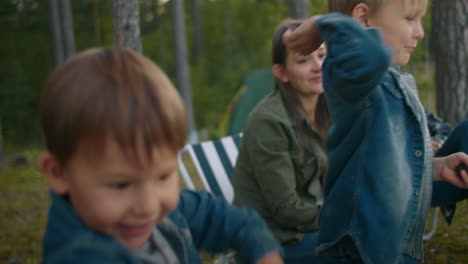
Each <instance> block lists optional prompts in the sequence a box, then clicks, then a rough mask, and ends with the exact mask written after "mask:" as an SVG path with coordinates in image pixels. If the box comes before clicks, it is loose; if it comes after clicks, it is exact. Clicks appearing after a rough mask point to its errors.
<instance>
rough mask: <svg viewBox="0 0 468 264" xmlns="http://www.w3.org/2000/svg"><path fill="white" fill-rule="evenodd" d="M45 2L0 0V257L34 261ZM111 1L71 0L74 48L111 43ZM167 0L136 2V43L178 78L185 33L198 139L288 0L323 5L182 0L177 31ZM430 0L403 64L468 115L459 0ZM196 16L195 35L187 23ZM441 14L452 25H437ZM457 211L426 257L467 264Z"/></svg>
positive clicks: (467, 212)
mask: <svg viewBox="0 0 468 264" xmlns="http://www.w3.org/2000/svg"><path fill="white" fill-rule="evenodd" d="M52 1H54V0H47V1H40V0H3V1H0V28H1V30H0V36H1V37H0V58H1V63H0V201H1V202H0V215H3V216H8V217H2V218H0V263H9V264H13V263H15V264H19V263H38V262H39V260H40V255H41V250H40V239H41V237H42V233H43V230H44V225H45V221H46V215H47V207H48V195H47V186H46V184H45V183H44V180H43V179H42V177H40V175H39V173H38V172H37V170H36V168H35V159H36V158H37V154H38V153H39V151H40V150H42V149H43V139H42V135H41V131H40V128H39V123H38V119H37V107H38V105H37V104H38V97H39V93H40V90H41V88H42V85H43V84H44V81H45V80H46V79H47V77H48V75H49V74H50V72H51V71H52V70H53V69H54V67H55V65H56V61H55V59H54V52H55V50H54V49H55V48H54V45H53V43H52V40H51V39H52V38H51V31H50V24H49V23H50V16H49V15H50V14H49V13H48V12H49V9H48V5H47V4H46V3H47V2H52ZM55 1H62V0H55ZM132 1H134V0H132ZM135 1H136V0H135ZM115 2H119V0H112V1H111V0H73V1H70V3H71V6H70V8H71V10H70V11H71V15H72V22H73V25H72V28H73V31H72V33H73V37H74V51H75V52H79V51H82V50H84V49H87V48H90V47H95V46H111V45H113V44H114V42H115V40H114V33H115V32H114V29H113V19H115V17H113V15H115V14H113V12H112V5H113V3H115ZM120 2H125V0H120ZM129 2H131V1H129ZM172 2H174V0H171V1H164V0H159V1H158V0H140V1H139V4H138V7H139V8H138V9H139V20H138V23H139V30H140V33H141V34H140V35H139V40H140V41H141V44H142V50H141V52H142V53H143V54H144V55H145V56H148V57H149V58H151V59H152V60H154V61H155V62H156V63H158V64H159V65H160V67H161V68H162V69H163V70H164V71H165V72H166V73H167V74H168V76H169V77H170V78H171V79H172V81H173V82H174V84H178V83H179V80H177V78H178V67H179V66H178V65H177V59H176V57H177V56H176V49H175V48H174V47H175V46H176V44H177V43H175V39H178V38H177V35H178V37H180V36H181V35H180V34H183V35H184V36H185V37H186V40H187V43H186V44H187V47H186V48H187V55H188V57H187V62H188V67H189V68H188V70H189V72H188V73H189V76H190V82H189V85H190V90H191V95H192V96H191V99H192V105H193V116H194V124H195V127H196V128H197V131H198V135H199V140H204V139H212V138H216V137H221V136H223V131H222V130H221V129H220V125H221V122H222V119H223V117H225V113H226V111H228V106H229V105H230V103H231V101H232V99H233V96H234V95H235V94H236V92H237V91H238V89H239V86H240V83H241V81H242V79H243V78H244V77H245V76H246V75H247V74H248V73H250V72H252V71H253V70H255V69H259V68H270V66H271V63H270V62H271V59H270V57H271V55H270V50H271V36H272V32H273V30H274V28H275V27H276V25H277V24H278V23H280V22H281V21H282V20H283V19H285V18H287V17H291V16H295V15H297V13H296V14H295V13H294V12H297V11H298V10H297V9H296V11H294V10H292V8H291V6H292V5H291V3H296V4H297V3H302V4H304V3H307V8H306V9H304V10H305V13H307V14H319V13H324V12H325V11H326V1H324V0H310V1H307V0H305V1H304V0H297V1H295V0H289V1H285V0H190V1H188V0H187V1H184V0H181V1H178V2H179V3H181V2H182V3H184V5H183V12H184V14H185V15H184V16H182V21H183V23H184V26H185V29H186V31H185V32H180V31H179V32H175V31H174V20H173V18H174V17H173V13H172V12H171V6H170V5H171V3H172ZM194 3H197V6H198V8H196V9H195V8H193V7H194ZM431 3H433V5H432V6H430V7H429V9H428V14H427V15H426V16H425V18H424V21H423V23H424V28H425V30H426V37H425V38H424V39H423V40H422V41H421V42H420V44H419V46H418V48H417V49H416V51H415V52H414V54H413V56H412V59H411V63H410V64H409V65H407V66H405V67H404V68H403V70H405V71H408V72H410V73H412V74H414V75H415V77H416V79H417V82H418V88H419V91H420V96H421V99H422V102H423V104H424V105H425V106H426V108H428V109H429V110H431V111H432V112H434V113H438V114H439V115H441V116H443V117H444V119H445V120H447V121H449V122H450V123H452V124H454V123H456V122H457V121H459V120H461V119H463V118H468V110H467V109H466V108H467V107H466V105H467V104H468V96H467V95H468V76H467V75H468V74H467V69H468V59H467V54H468V48H466V47H468V43H466V42H468V40H464V37H463V34H464V33H463V32H465V31H468V19H467V17H468V12H467V10H468V2H467V1H466V0H450V1H435V2H431ZM435 5H438V6H435ZM444 5H448V6H444ZM304 10H300V8H299V11H302V12H304ZM443 12H446V13H443ZM179 15H180V14H179ZM197 17H198V19H199V20H198V21H199V22H200V29H201V30H200V32H198V33H199V34H200V35H198V37H200V36H201V39H199V38H198V37H197V34H196V28H195V27H194V25H195V24H196V23H195V22H196V21H197V20H196V18H197ZM444 23H445V24H444ZM447 23H448V24H450V23H452V24H453V25H452V27H451V28H448V29H445V28H444V30H438V29H439V28H441V27H442V26H444V25H446V24H447ZM454 25H455V26H454ZM434 32H435V33H434ZM460 35H461V36H462V37H461V39H459V40H457V41H454V38H455V39H456V38H460ZM200 40H201V41H200ZM437 40H440V41H439V42H437ZM438 43H439V44H438ZM440 43H442V44H440ZM465 43H466V44H465ZM444 52H445V53H444ZM440 54H442V55H440ZM447 80H450V81H447ZM451 94H453V95H452V96H451ZM453 109H455V110H453ZM460 109H461V110H460ZM19 157H23V158H24V160H23V159H18V158H19ZM23 163H24V164H23ZM21 164H23V165H21ZM18 165H21V166H18ZM457 210H458V212H457V217H456V218H455V220H454V221H455V222H454V226H453V227H451V228H448V227H447V225H443V226H441V227H440V228H439V229H438V231H437V233H436V235H435V236H434V238H433V239H431V240H430V241H428V242H427V245H426V262H425V263H468V236H467V235H466V233H467V230H468V203H466V202H464V203H461V204H460V205H459V207H458V209H457Z"/></svg>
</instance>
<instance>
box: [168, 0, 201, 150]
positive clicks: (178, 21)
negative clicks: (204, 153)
mask: <svg viewBox="0 0 468 264" xmlns="http://www.w3.org/2000/svg"><path fill="white" fill-rule="evenodd" d="M171 11H172V12H171V17H172V29H173V34H172V35H173V37H174V48H175V57H176V75H177V88H178V89H179V92H180V94H181V96H182V99H183V100H184V104H185V108H186V110H187V116H188V127H189V138H188V141H189V143H194V142H196V141H197V138H198V137H197V132H196V131H197V130H196V127H195V120H194V114H193V105H192V91H191V88H190V73H189V63H188V52H187V40H186V37H185V22H184V3H183V0H171Z"/></svg>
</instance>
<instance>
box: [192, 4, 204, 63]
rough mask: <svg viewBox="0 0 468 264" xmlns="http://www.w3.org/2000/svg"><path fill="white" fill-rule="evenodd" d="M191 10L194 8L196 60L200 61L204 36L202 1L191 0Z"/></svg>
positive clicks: (193, 23) (193, 22)
mask: <svg viewBox="0 0 468 264" xmlns="http://www.w3.org/2000/svg"><path fill="white" fill-rule="evenodd" d="M190 3H191V7H192V8H191V10H192V25H193V34H194V42H195V54H194V58H195V62H198V59H199V58H200V57H201V56H202V55H203V42H202V40H203V38H202V30H201V23H200V1H199V0H191V1H190Z"/></svg>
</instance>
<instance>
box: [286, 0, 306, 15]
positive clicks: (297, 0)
mask: <svg viewBox="0 0 468 264" xmlns="http://www.w3.org/2000/svg"><path fill="white" fill-rule="evenodd" d="M286 4H287V6H288V9H289V15H290V16H291V17H292V18H296V19H306V18H308V17H309V11H308V10H309V9H308V6H309V0H286Z"/></svg>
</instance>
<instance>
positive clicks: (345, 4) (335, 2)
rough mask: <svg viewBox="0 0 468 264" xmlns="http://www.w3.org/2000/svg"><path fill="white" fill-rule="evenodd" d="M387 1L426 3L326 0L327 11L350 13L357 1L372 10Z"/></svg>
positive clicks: (422, 2) (375, 9)
mask: <svg viewBox="0 0 468 264" xmlns="http://www.w3.org/2000/svg"><path fill="white" fill-rule="evenodd" d="M388 1H404V3H407V2H408V3H409V4H413V5H414V4H423V5H424V6H425V5H426V4H427V0H328V12H330V13H331V12H339V13H343V14H347V15H351V13H352V12H353V9H354V7H355V6H356V5H357V4H359V3H365V4H367V5H368V6H369V7H370V9H371V10H372V12H376V11H378V10H379V9H380V8H381V7H382V6H383V5H384V4H385V3H387V2H388Z"/></svg>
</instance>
